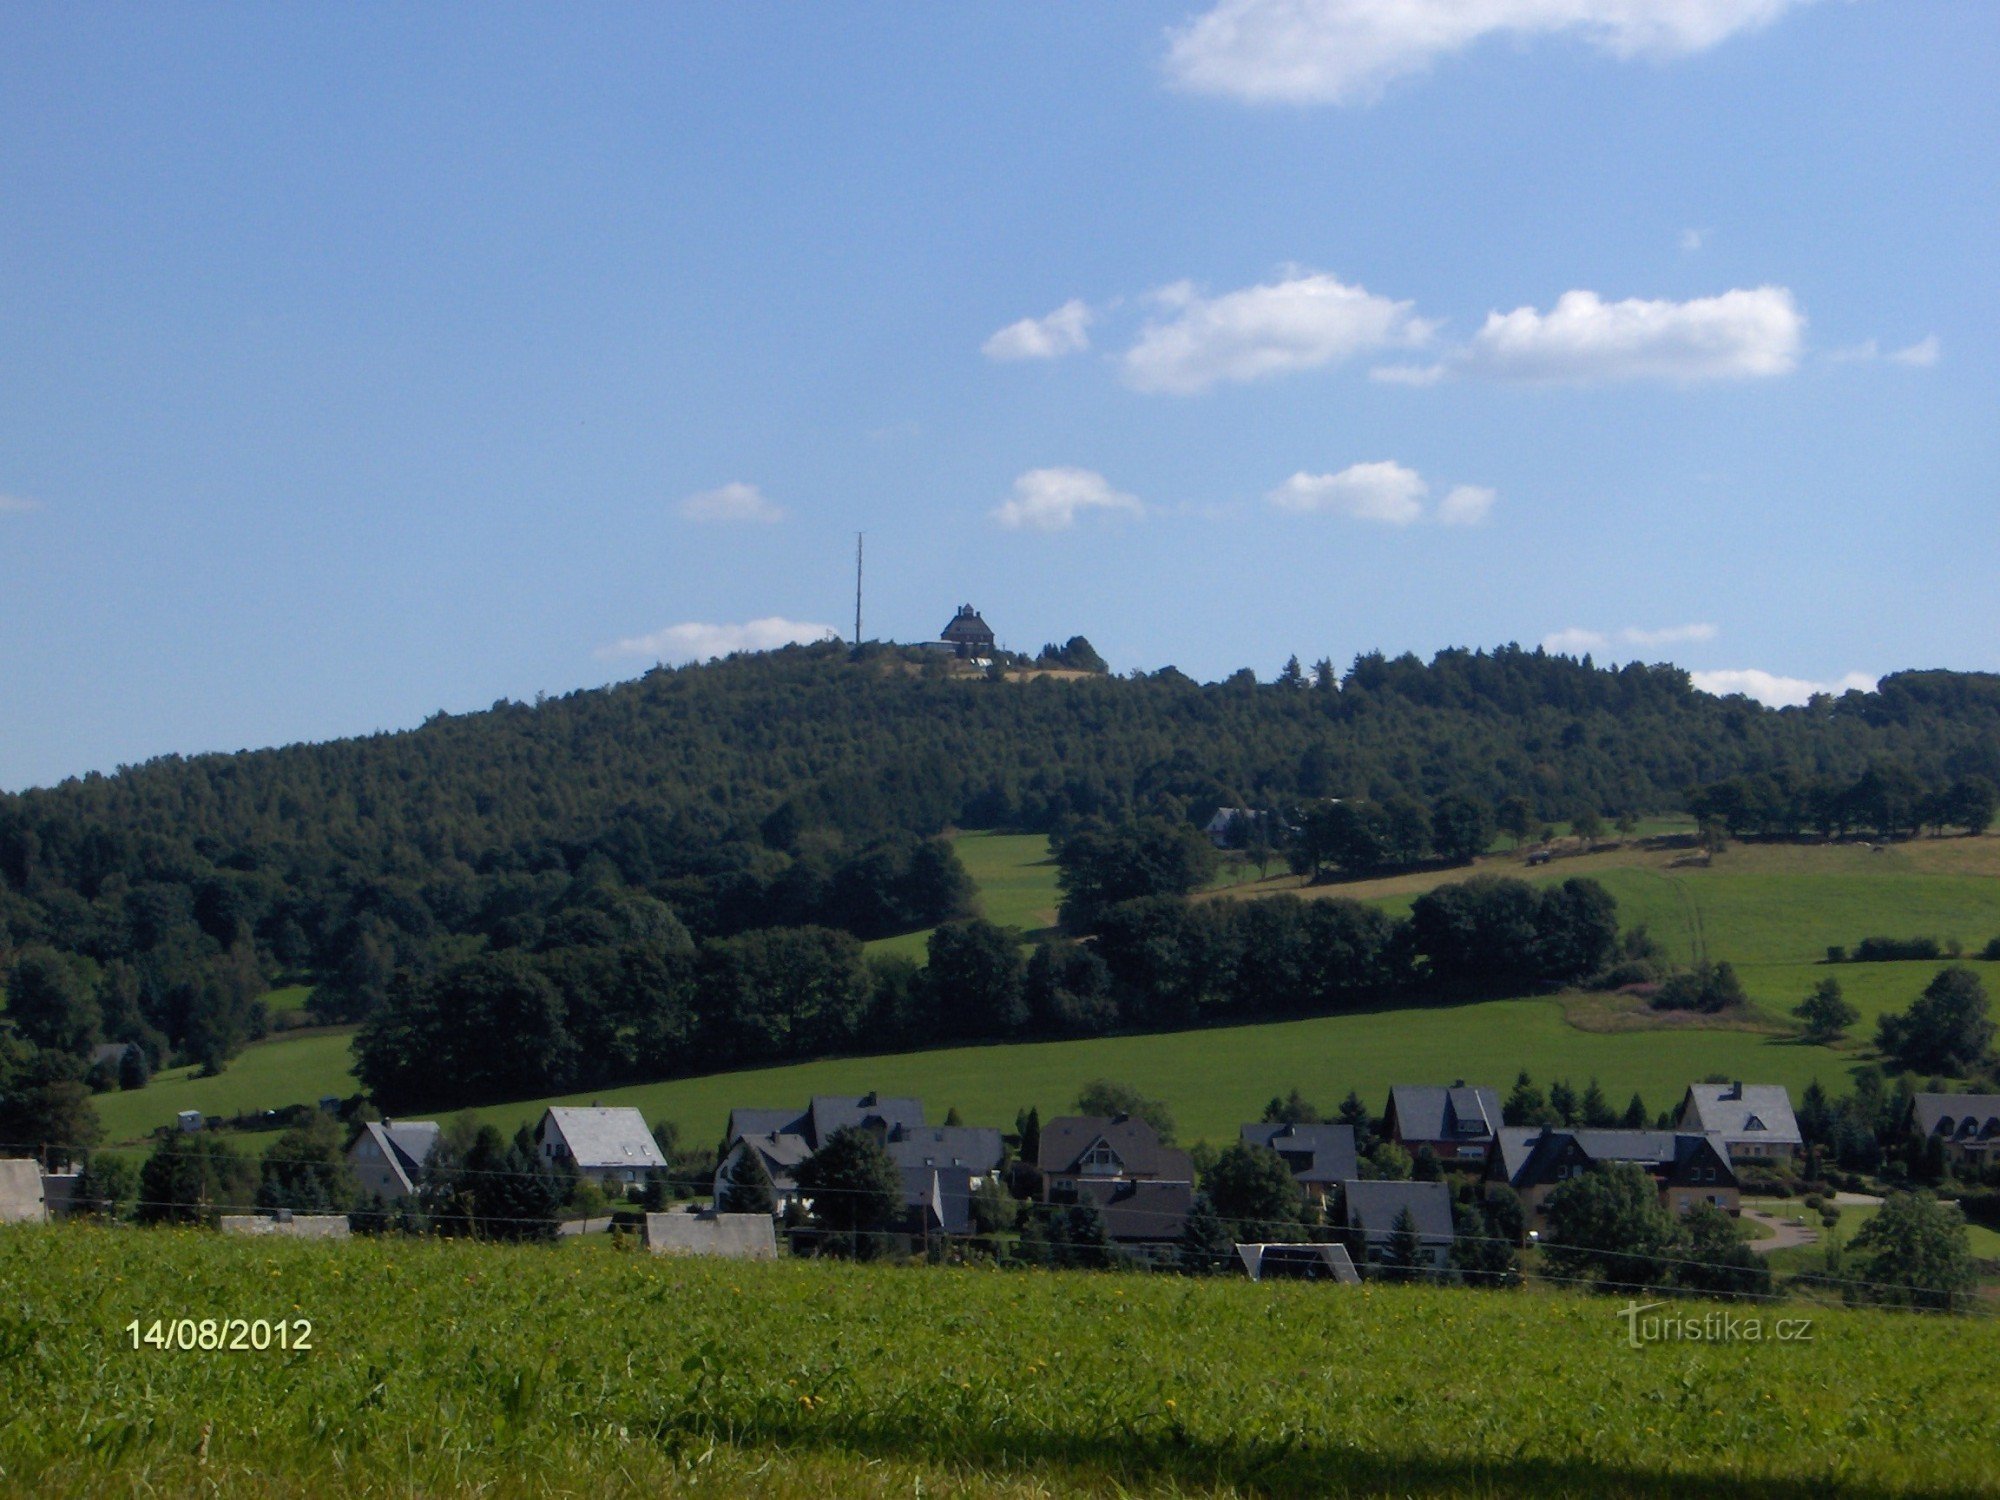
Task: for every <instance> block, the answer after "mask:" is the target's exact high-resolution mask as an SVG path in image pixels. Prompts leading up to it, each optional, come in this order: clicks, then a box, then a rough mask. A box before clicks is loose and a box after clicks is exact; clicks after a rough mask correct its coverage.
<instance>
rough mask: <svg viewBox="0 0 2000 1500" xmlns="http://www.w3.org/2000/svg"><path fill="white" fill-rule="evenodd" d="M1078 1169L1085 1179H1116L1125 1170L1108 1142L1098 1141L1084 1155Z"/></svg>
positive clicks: (1123, 1164)
mask: <svg viewBox="0 0 2000 1500" xmlns="http://www.w3.org/2000/svg"><path fill="white" fill-rule="evenodd" d="M1079 1169H1080V1170H1081V1171H1082V1173H1083V1175H1084V1176H1086V1177H1116V1176H1117V1175H1118V1174H1119V1173H1120V1172H1122V1171H1124V1170H1125V1163H1124V1162H1123V1161H1121V1160H1120V1159H1119V1156H1118V1153H1117V1152H1116V1151H1113V1150H1112V1149H1111V1146H1110V1144H1109V1143H1108V1142H1105V1141H1099V1142H1098V1143H1097V1144H1096V1145H1094V1146H1092V1147H1091V1148H1090V1149H1089V1150H1088V1151H1086V1152H1085V1153H1084V1155H1083V1160H1082V1162H1081V1163H1079Z"/></svg>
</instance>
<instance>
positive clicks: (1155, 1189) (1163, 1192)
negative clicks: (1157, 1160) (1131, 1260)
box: [1054, 1177, 1194, 1258]
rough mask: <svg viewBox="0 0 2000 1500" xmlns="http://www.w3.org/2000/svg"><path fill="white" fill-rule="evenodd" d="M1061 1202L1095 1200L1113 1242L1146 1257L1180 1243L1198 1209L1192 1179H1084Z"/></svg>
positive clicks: (1093, 1201) (1090, 1201)
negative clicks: (1190, 1217)
mask: <svg viewBox="0 0 2000 1500" xmlns="http://www.w3.org/2000/svg"><path fill="white" fill-rule="evenodd" d="M1054 1201H1056V1202H1058V1203H1091V1204H1094V1205H1096V1208H1097V1212H1098V1213H1099V1215H1100V1216H1102V1218H1103V1220H1104V1229H1105V1232H1106V1233H1107V1234H1109V1235H1110V1236H1111V1239H1112V1242H1113V1243H1114V1244H1116V1245H1117V1246H1118V1248H1119V1249H1121V1250H1123V1251H1125V1252H1127V1253H1128V1254H1138V1255H1140V1256H1141V1257H1142V1258H1143V1256H1144V1254H1145V1253H1146V1252H1147V1251H1150V1250H1156V1249H1167V1248H1171V1247H1173V1246H1177V1245H1179V1244H1180V1242H1181V1237H1182V1235H1184V1234H1185V1233H1186V1232H1187V1221H1188V1215H1189V1214H1190V1213H1192V1212H1194V1184H1193V1183H1192V1182H1134V1181H1132V1180H1130V1179H1126V1178H1106V1177H1092V1178H1081V1179H1078V1181H1077V1182H1076V1183H1075V1185H1074V1186H1073V1187H1072V1188H1071V1189H1069V1196H1066V1197H1062V1198H1058V1199H1056V1200H1054Z"/></svg>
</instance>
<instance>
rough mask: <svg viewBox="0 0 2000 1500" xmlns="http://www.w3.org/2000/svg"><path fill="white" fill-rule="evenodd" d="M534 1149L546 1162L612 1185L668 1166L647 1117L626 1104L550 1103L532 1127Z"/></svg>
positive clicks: (624, 1183) (628, 1182)
mask: <svg viewBox="0 0 2000 1500" xmlns="http://www.w3.org/2000/svg"><path fill="white" fill-rule="evenodd" d="M535 1151H536V1153H537V1154H538V1155H539V1156H540V1157H541V1158H542V1160H543V1161H544V1162H546V1163H548V1164H549V1165H550V1166H567V1167H569V1168H570V1169H571V1170H572V1171H575V1172H576V1173H578V1174H579V1175H581V1176H584V1177H588V1178H590V1179H591V1180H592V1181H593V1182H595V1183H597V1184H598V1185H599V1186H600V1187H607V1188H614V1189H615V1188H622V1187H629V1186H631V1185H633V1184H635V1183H641V1182H644V1181H645V1180H646V1174H647V1173H648V1172H652V1171H664V1170H666V1165H667V1159H666V1157H664V1156H662V1155H661V1154H660V1146H659V1142H657V1141H655V1140H654V1139H653V1132H652V1131H651V1130H649V1129H648V1128H647V1126H646V1117H645V1116H644V1115H642V1114H640V1113H639V1111H638V1110H636V1109H633V1108H631V1107H630V1106H629V1105H626V1106H620V1107H617V1108H606V1107H604V1106H601V1105H595V1104H593V1105H588V1106H576V1105H564V1104H558V1105H552V1106H550V1107H549V1108H548V1109H547V1110H545V1111H544V1112H543V1114H542V1118H541V1123H540V1124H538V1125H536V1126H535Z"/></svg>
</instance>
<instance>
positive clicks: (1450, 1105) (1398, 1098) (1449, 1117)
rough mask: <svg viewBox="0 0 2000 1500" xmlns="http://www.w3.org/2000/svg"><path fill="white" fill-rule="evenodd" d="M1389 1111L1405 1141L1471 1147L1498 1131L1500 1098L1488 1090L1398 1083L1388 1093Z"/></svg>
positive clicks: (1490, 1137)
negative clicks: (1461, 1144) (1441, 1142)
mask: <svg viewBox="0 0 2000 1500" xmlns="http://www.w3.org/2000/svg"><path fill="white" fill-rule="evenodd" d="M1389 1110H1390V1113H1391V1114H1392V1115H1393V1116H1394V1119H1395V1122H1396V1130H1397V1133H1398V1134H1399V1135H1400V1136H1401V1137H1402V1139H1404V1140H1406V1141H1462V1142H1464V1143H1465V1144H1467V1145H1473V1144H1476V1143H1478V1142H1480V1141H1490V1140H1492V1139H1493V1132H1494V1131H1496V1130H1498V1129H1499V1128H1500V1096H1499V1095H1498V1094H1497V1093H1495V1092H1494V1091H1493V1090H1492V1089H1489V1088H1476V1087H1467V1086H1465V1085H1462V1084H1459V1085H1453V1086H1452V1087H1450V1088H1445V1087H1442V1086H1440V1085H1437V1084H1428V1083H1399V1084H1395V1085H1393V1086H1392V1087H1391V1088H1390V1090H1389Z"/></svg>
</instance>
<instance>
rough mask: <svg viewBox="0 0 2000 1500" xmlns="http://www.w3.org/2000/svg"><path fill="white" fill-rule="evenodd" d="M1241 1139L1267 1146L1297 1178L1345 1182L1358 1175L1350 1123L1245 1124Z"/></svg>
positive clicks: (1331, 1182) (1318, 1181) (1327, 1182)
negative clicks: (1283, 1160) (1280, 1157)
mask: <svg viewBox="0 0 2000 1500" xmlns="http://www.w3.org/2000/svg"><path fill="white" fill-rule="evenodd" d="M1242 1136H1243V1139H1244V1140H1245V1141H1247V1142H1249V1144H1251V1145H1253V1146H1269V1147H1270V1148H1271V1149H1272V1150H1273V1151H1275V1152H1277V1153H1278V1155H1280V1156H1282V1157H1283V1158H1284V1159H1285V1165H1286V1166H1288V1167H1290V1168H1291V1169H1292V1176H1293V1177H1295V1178H1297V1179H1298V1180H1299V1181H1300V1182H1312V1183H1325V1184H1328V1185H1331V1184H1334V1183H1339V1182H1346V1181H1348V1180H1350V1179H1351V1178H1354V1177H1356V1176H1358V1175H1359V1170H1358V1168H1357V1167H1356V1165H1355V1162H1356V1159H1357V1158H1356V1154H1355V1150H1354V1127H1353V1126H1352V1125H1271V1124H1257V1125H1245V1126H1244V1127H1243V1130H1242Z"/></svg>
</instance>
